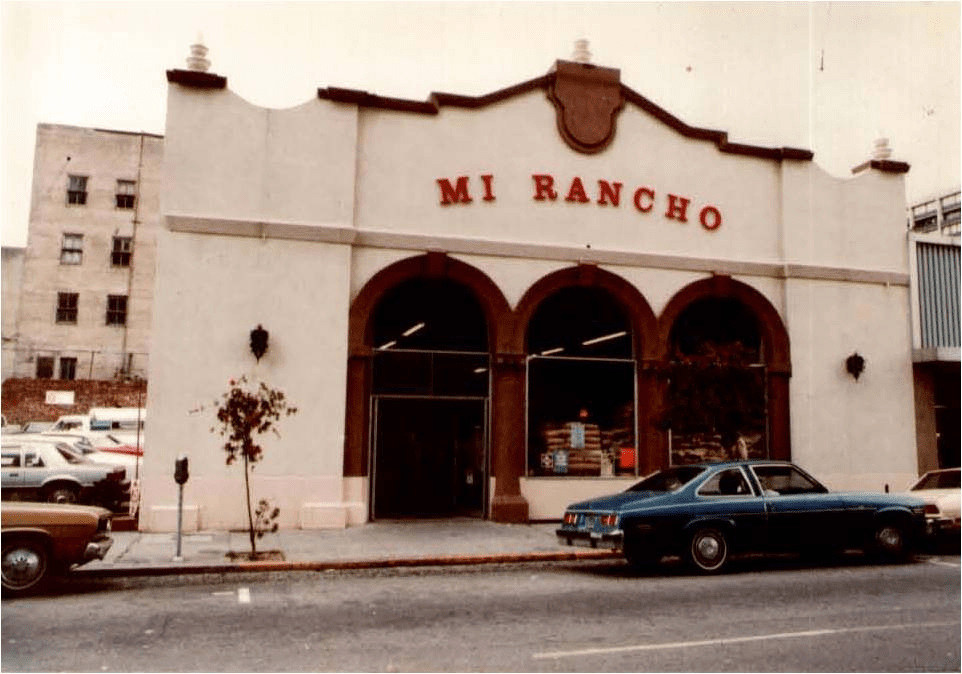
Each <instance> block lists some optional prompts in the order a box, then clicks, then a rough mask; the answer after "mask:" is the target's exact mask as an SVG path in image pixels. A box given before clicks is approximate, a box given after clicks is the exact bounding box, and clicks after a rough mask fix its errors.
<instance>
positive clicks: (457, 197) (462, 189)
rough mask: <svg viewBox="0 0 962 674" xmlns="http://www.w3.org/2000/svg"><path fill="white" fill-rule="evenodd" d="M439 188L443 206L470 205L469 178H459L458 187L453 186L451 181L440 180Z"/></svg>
mask: <svg viewBox="0 0 962 674" xmlns="http://www.w3.org/2000/svg"><path fill="white" fill-rule="evenodd" d="M437 182H438V186H439V187H440V188H441V205H442V206H448V205H450V204H470V203H471V195H470V194H468V177H467V176H459V177H458V182H457V185H455V186H454V187H452V186H451V181H450V180H448V179H447V178H438V180H437Z"/></svg>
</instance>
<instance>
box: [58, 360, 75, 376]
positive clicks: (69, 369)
mask: <svg viewBox="0 0 962 674" xmlns="http://www.w3.org/2000/svg"><path fill="white" fill-rule="evenodd" d="M60 378H61V379H76V378H77V359H76V358H61V359H60Z"/></svg>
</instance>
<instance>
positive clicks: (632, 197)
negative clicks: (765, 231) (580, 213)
mask: <svg viewBox="0 0 962 674" xmlns="http://www.w3.org/2000/svg"><path fill="white" fill-rule="evenodd" d="M531 181H532V184H531V198H532V200H534V201H547V202H557V201H563V202H567V203H574V204H590V203H593V204H595V205H597V206H604V207H611V208H634V209H635V210H637V211H638V212H639V213H655V214H661V216H662V217H664V218H665V219H666V220H674V221H676V222H681V223H684V222H689V221H693V222H698V223H699V224H701V226H702V227H704V228H705V229H706V230H708V231H709V232H713V231H715V230H716V229H718V228H719V227H721V225H722V214H721V211H719V210H718V208H717V207H715V206H711V205H705V206H700V205H698V204H693V203H692V200H691V198H689V197H685V196H682V195H678V194H672V193H670V192H666V193H663V194H660V193H658V192H657V191H656V190H655V189H654V188H652V187H648V186H639V187H634V188H628V189H625V186H624V183H621V182H617V181H614V180H593V181H592V180H582V179H581V178H580V177H579V176H575V177H573V178H571V179H570V180H568V179H563V180H556V179H555V177H554V176H553V175H551V174H549V173H533V174H532V175H531ZM436 182H437V185H438V191H439V197H440V205H441V206H459V205H460V206H465V205H469V204H472V203H474V201H475V198H478V199H480V200H481V201H484V202H492V201H496V200H497V197H496V196H495V185H494V175H493V174H490V173H489V174H485V175H481V176H478V180H476V181H471V179H470V177H469V176H458V177H457V178H454V179H449V178H438V179H437V181H436Z"/></svg>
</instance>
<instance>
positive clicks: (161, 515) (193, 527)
mask: <svg viewBox="0 0 962 674" xmlns="http://www.w3.org/2000/svg"><path fill="white" fill-rule="evenodd" d="M147 512H148V514H149V517H148V520H147V523H146V524H147V526H145V527H142V528H143V530H144V531H173V532H176V531H177V506H151V507H150V508H149V509H148V511H147ZM181 531H200V506H196V505H185V506H184V513H183V519H182V520H181Z"/></svg>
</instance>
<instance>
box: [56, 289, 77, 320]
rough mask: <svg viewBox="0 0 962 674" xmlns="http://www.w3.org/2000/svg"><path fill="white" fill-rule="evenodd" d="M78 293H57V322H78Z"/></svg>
mask: <svg viewBox="0 0 962 674" xmlns="http://www.w3.org/2000/svg"><path fill="white" fill-rule="evenodd" d="M78 297H79V295H78V293H57V322H58V323H76V322H77V298H78Z"/></svg>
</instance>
